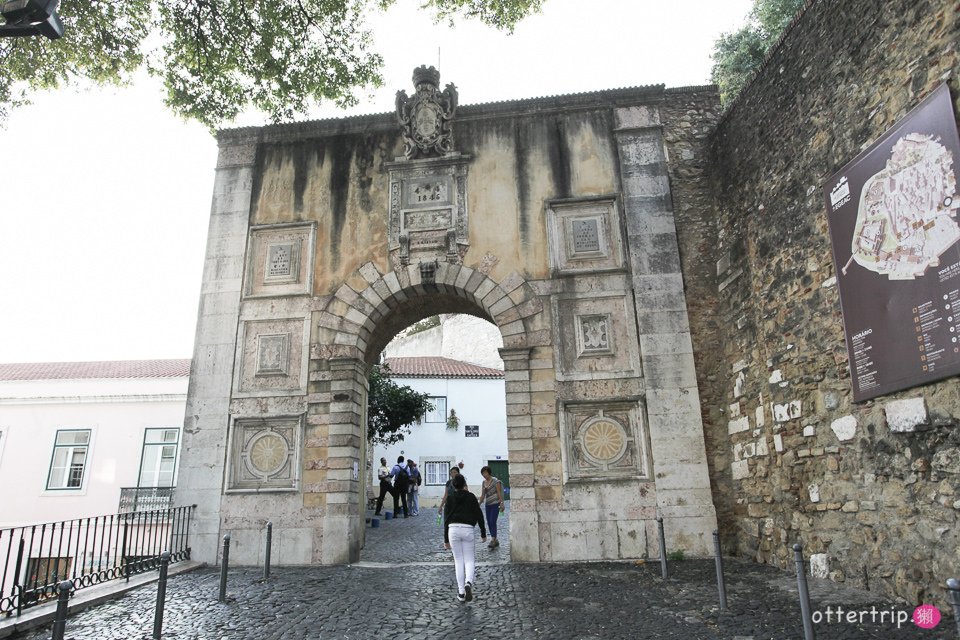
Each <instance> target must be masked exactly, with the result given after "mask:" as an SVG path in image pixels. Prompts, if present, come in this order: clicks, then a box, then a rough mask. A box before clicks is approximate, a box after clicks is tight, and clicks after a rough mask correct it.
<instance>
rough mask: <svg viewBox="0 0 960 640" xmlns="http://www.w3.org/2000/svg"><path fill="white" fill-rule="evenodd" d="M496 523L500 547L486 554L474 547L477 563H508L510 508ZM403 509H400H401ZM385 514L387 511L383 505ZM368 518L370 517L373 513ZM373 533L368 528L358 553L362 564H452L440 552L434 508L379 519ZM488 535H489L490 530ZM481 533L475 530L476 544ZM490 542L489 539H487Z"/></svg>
mask: <svg viewBox="0 0 960 640" xmlns="http://www.w3.org/2000/svg"><path fill="white" fill-rule="evenodd" d="M507 505H508V506H507V510H506V512H505V513H501V514H500V517H499V518H498V519H497V540H498V541H499V542H500V546H499V547H497V548H496V549H493V550H489V549H487V547H486V545H481V544H479V542H478V543H477V562H481V563H483V562H495V563H499V562H508V561H509V560H510V507H509V501H508V502H507ZM401 508H402V507H401ZM384 511H387V508H386V505H384ZM367 517H368V518H371V517H374V516H373V512H372V511H368V512H367ZM379 519H380V526H379V527H377V528H376V529H374V528H372V527H370V526H367V533H366V540H365V541H364V546H363V551H361V552H360V560H361V561H362V562H377V563H385V562H394V563H396V562H452V561H453V556H452V555H451V553H450V551H447V550H446V549H444V548H443V527H442V526H440V525H439V524H437V508H436V507H427V508H422V507H421V509H420V515H419V516H410V517H409V518H404V517H403V516H402V515H401V516H400V518H393V519H390V520H386V519H385V518H383V517H382V516H380V517H379ZM487 534H488V535H489V527H488V531H487ZM479 538H480V530H479V529H477V540H478V541H479ZM488 542H489V539H488Z"/></svg>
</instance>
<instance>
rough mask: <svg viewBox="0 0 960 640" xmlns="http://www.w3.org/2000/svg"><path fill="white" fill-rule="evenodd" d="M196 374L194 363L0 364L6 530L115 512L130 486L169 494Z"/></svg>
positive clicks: (0, 464) (0, 466) (1, 510)
mask: <svg viewBox="0 0 960 640" xmlns="http://www.w3.org/2000/svg"><path fill="white" fill-rule="evenodd" d="M189 376H190V360H131V361H122V362H64V363H36V364H0V486H2V487H5V489H6V490H5V491H4V497H3V501H2V503H0V528H3V527H12V526H17V525H23V524H31V523H38V522H52V521H59V520H69V519H72V518H86V517H89V516H95V515H103V514H110V513H118V512H119V511H120V510H121V509H120V506H121V505H120V499H121V490H124V489H135V488H137V487H141V488H151V489H153V488H158V487H159V488H163V489H166V491H160V492H159V493H160V495H161V496H163V494H165V493H169V488H170V487H173V486H175V485H176V478H177V461H178V459H179V453H180V431H181V428H182V425H183V416H184V410H185V407H186V398H187V384H188V381H189ZM13 488H16V490H12V489H13ZM144 493H145V492H143V491H141V492H140V494H141V496H142V495H143V494H144ZM153 493H154V494H156V493H157V492H153ZM132 495H133V494H132V492H131V491H127V496H125V497H127V498H130V497H131V496H132ZM160 500H161V503H162V504H160V503H158V504H159V506H166V504H165V503H164V502H168V500H169V499H168V498H167V499H166V501H165V500H164V499H163V498H161V499H160ZM127 506H128V507H129V508H132V504H130V505H127Z"/></svg>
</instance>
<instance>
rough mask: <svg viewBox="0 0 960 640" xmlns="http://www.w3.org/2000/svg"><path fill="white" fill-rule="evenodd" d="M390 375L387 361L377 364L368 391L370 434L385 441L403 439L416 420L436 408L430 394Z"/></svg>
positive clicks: (390, 441) (382, 442)
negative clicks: (400, 383)
mask: <svg viewBox="0 0 960 640" xmlns="http://www.w3.org/2000/svg"><path fill="white" fill-rule="evenodd" d="M389 376H390V368H389V367H388V366H387V365H374V366H373V368H372V369H371V370H370V376H369V380H370V391H369V393H368V394H367V438H368V439H369V440H370V441H372V442H374V443H377V444H383V445H391V444H396V443H397V442H400V441H401V440H403V438H404V436H407V435H409V434H410V427H411V426H412V425H413V424H414V423H416V422H419V421H420V420H421V419H422V418H423V416H425V415H426V414H427V412H428V411H433V404H431V403H430V396H429V395H427V394H426V393H417V392H416V391H414V390H413V389H411V388H410V387H408V386H402V387H401V386H400V385H398V384H397V383H396V382H394V381H393V380H391V379H390V377H389Z"/></svg>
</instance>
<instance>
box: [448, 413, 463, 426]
mask: <svg viewBox="0 0 960 640" xmlns="http://www.w3.org/2000/svg"><path fill="white" fill-rule="evenodd" d="M459 426H460V418H458V417H457V412H456V411H454V410H453V409H450V415H449V416H447V429H453V430H456V428H457V427H459Z"/></svg>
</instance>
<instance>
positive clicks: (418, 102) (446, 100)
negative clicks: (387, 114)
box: [396, 66, 457, 159]
mask: <svg viewBox="0 0 960 640" xmlns="http://www.w3.org/2000/svg"><path fill="white" fill-rule="evenodd" d="M439 85H440V72H439V71H437V70H436V68H434V67H427V66H422V67H417V68H416V69H414V70H413V86H414V87H416V92H415V93H414V94H413V96H412V97H409V96H407V92H406V91H398V92H397V102H396V107H397V121H398V122H399V123H400V126H401V127H402V129H403V143H404V150H403V154H404V156H405V157H406V158H407V159H412V158H417V157H429V156H431V155H444V154H447V153H450V152H451V151H453V126H452V124H451V120H453V116H454V114H455V113H456V112H457V88H456V87H455V86H454V85H453V84H452V83H451V84H448V85H447V86H446V88H444V90H443V91H439V90H438V88H437V87H439Z"/></svg>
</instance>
